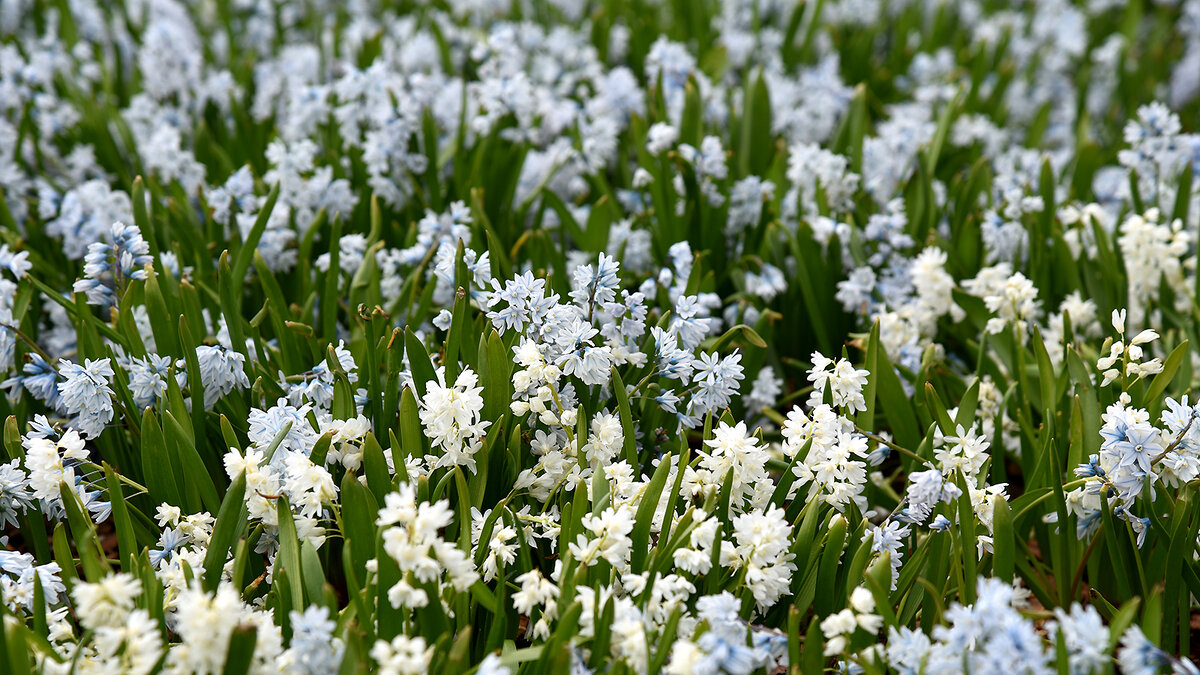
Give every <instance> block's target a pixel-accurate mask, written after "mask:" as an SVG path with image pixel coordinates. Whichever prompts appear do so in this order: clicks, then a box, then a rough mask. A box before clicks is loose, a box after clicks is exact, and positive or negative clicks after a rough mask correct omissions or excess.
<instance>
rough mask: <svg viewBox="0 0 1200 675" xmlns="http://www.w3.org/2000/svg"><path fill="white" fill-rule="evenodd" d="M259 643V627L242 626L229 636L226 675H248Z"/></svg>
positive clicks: (251, 625) (252, 625)
mask: <svg viewBox="0 0 1200 675" xmlns="http://www.w3.org/2000/svg"><path fill="white" fill-rule="evenodd" d="M257 641H258V627H257V626H255V625H254V624H252V623H251V624H242V625H240V626H238V627H236V628H234V629H233V632H232V633H230V635H229V651H228V652H226V655H225V670H223V671H222V672H223V673H224V674H225V675H247V674H248V673H249V672H250V666H251V665H252V664H253V662H254V645H255V643H256V642H257Z"/></svg>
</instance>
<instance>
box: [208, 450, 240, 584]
mask: <svg viewBox="0 0 1200 675" xmlns="http://www.w3.org/2000/svg"><path fill="white" fill-rule="evenodd" d="M245 498H246V472H245V471H243V472H241V473H239V474H238V475H237V478H234V479H233V483H232V484H230V486H229V490H227V491H226V492H225V498H224V499H223V500H222V501H221V510H220V511H219V512H218V513H217V520H216V524H215V525H213V531H212V538H211V539H210V540H209V544H208V551H207V552H206V553H205V554H204V583H203V588H204V590H205V592H208V593H212V592H214V591H216V590H217V586H218V585H219V584H220V582H221V572H222V571H223V570H224V567H225V560H226V559H227V557H228V555H229V549H230V547H231V546H233V542H234V541H235V540H236V539H237V537H238V535H239V534H240V533H241V532H242V530H244V529H245V526H246V502H245Z"/></svg>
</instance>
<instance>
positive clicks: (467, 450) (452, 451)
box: [420, 368, 491, 473]
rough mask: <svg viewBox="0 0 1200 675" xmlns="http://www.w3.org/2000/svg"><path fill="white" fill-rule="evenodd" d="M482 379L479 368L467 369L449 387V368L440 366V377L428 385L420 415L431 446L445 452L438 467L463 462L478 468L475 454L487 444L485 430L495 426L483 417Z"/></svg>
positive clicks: (473, 469) (468, 467)
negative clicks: (484, 441) (484, 439)
mask: <svg viewBox="0 0 1200 675" xmlns="http://www.w3.org/2000/svg"><path fill="white" fill-rule="evenodd" d="M478 382H479V378H478V377H477V376H476V375H475V371H473V370H471V369H470V368H465V369H463V371H462V372H460V373H459V374H458V377H457V378H456V379H455V381H454V385H453V386H449V387H448V386H446V381H445V370H444V369H442V368H439V369H438V371H437V379H436V380H430V381H429V382H427V383H426V384H425V387H426V391H425V395H424V396H422V397H421V411H420V417H421V425H422V426H423V427H424V429H425V433H426V435H427V436H428V437H429V441H430V445H432V446H433V447H434V448H437V449H440V450H441V451H442V455H441V457H439V458H438V460H437V462H436V463H435V464H434V466H435V467H439V466H455V465H460V466H465V467H467V469H469V470H470V471H471V472H472V473H473V472H474V471H475V453H477V452H479V449H480V448H481V447H482V446H483V435H484V430H485V429H487V427H488V426H489V425H491V421H486V420H485V421H481V420H480V413H481V412H482V411H483V396H482V395H481V393H482V392H483V387H479V386H476V384H477V383H478Z"/></svg>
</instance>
